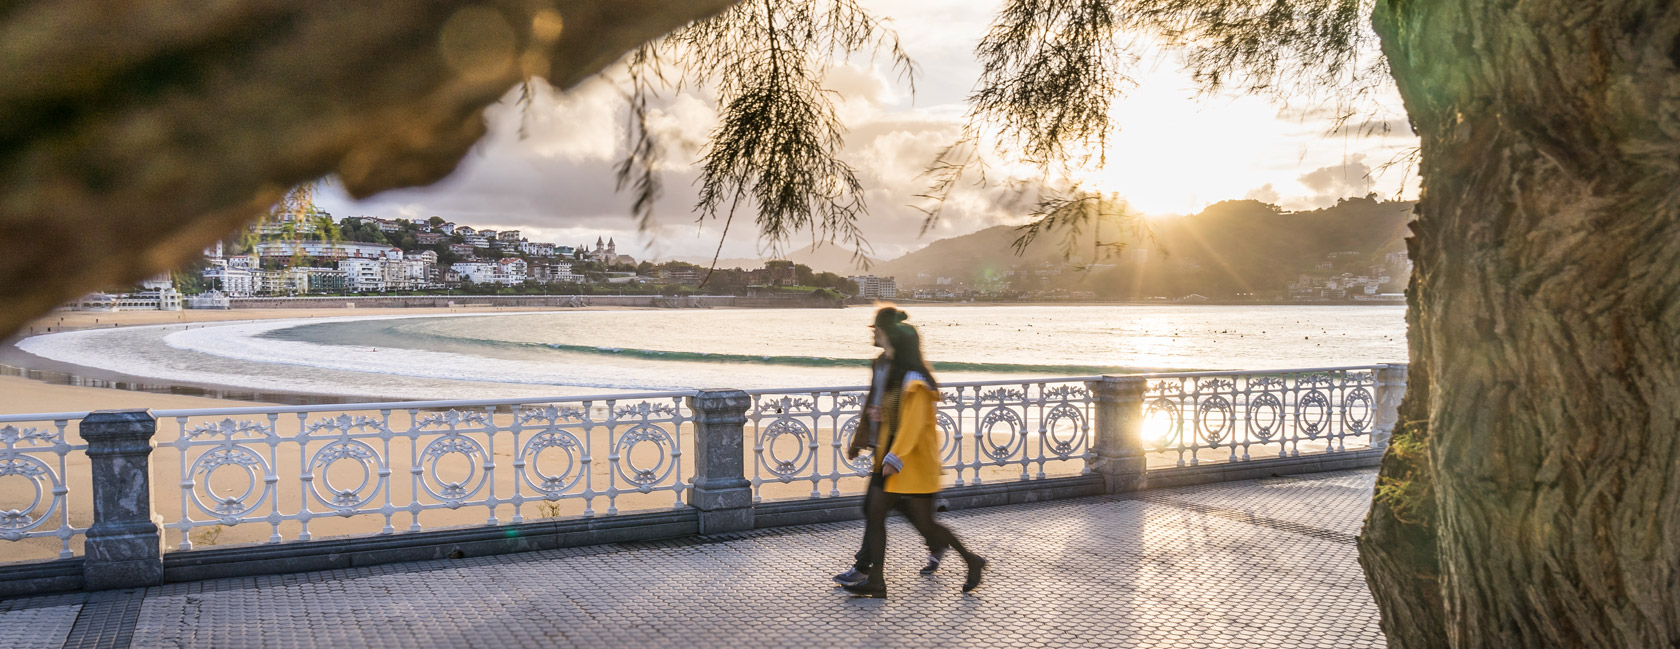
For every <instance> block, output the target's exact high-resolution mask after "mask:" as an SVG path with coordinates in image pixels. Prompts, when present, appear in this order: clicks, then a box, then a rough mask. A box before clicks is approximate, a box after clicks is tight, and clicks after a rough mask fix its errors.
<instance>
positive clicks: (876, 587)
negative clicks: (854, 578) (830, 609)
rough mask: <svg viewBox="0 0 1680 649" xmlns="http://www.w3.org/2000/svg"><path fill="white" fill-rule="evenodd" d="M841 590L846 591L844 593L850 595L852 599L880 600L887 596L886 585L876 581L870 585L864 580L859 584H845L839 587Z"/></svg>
mask: <svg viewBox="0 0 1680 649" xmlns="http://www.w3.org/2000/svg"><path fill="white" fill-rule="evenodd" d="M841 588H844V589H846V592H848V593H851V594H852V597H868V598H872V599H882V598H885V597H886V596H887V585H886V583H884V582H878V581H877V582H873V583H872V582H870V581H868V580H865V581H864V582H863V583H861V584H846V585H844V586H841Z"/></svg>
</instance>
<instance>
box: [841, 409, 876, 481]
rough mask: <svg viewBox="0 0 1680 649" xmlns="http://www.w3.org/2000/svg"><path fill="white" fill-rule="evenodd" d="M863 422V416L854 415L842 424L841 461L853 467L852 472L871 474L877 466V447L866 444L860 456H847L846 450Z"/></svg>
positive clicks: (862, 474)
mask: <svg viewBox="0 0 1680 649" xmlns="http://www.w3.org/2000/svg"><path fill="white" fill-rule="evenodd" d="M862 423H863V419H862V418H860V417H858V416H857V415H853V416H852V417H851V418H850V419H847V420H846V423H845V424H842V425H841V426H840V443H841V444H840V445H841V449H840V453H841V455H840V461H841V462H844V463H845V464H846V466H848V467H851V469H852V473H855V474H857V475H860V476H864V475H869V471H870V470H871V469H874V468H875V449H873V448H870V447H868V446H865V447H863V452H861V453H858V456H857V457H853V458H848V457H846V456H845V452H846V449H848V448H850V447H851V443H852V439H853V438H855V437H856V436H857V434H858V427H859V426H860V425H862Z"/></svg>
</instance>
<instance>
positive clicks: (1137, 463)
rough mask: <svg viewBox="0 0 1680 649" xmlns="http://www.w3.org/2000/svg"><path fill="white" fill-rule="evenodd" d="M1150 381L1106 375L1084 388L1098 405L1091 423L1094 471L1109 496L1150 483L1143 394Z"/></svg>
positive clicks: (1088, 383) (1140, 487)
mask: <svg viewBox="0 0 1680 649" xmlns="http://www.w3.org/2000/svg"><path fill="white" fill-rule="evenodd" d="M1147 383H1148V382H1147V381H1145V380H1144V379H1142V378H1138V377H1134V376H1104V377H1102V380H1099V381H1090V382H1087V383H1086V384H1085V385H1086V386H1087V387H1089V388H1090V389H1091V393H1092V394H1093V396H1094V397H1095V400H1096V405H1097V413H1096V417H1095V418H1094V420H1093V421H1092V424H1093V425H1092V427H1091V428H1092V431H1093V432H1094V434H1093V436H1092V440H1091V442H1092V450H1093V451H1095V453H1096V455H1097V457H1096V459H1095V460H1093V461H1092V467H1091V468H1092V470H1093V471H1094V472H1096V473H1097V474H1099V475H1101V476H1103V482H1104V483H1105V484H1106V485H1107V489H1108V493H1120V492H1123V491H1136V490H1138V489H1142V488H1143V487H1144V485H1145V484H1146V483H1147V481H1148V475H1147V468H1148V461H1147V460H1146V459H1145V458H1144V455H1143V391H1144V388H1145V386H1146V385H1147Z"/></svg>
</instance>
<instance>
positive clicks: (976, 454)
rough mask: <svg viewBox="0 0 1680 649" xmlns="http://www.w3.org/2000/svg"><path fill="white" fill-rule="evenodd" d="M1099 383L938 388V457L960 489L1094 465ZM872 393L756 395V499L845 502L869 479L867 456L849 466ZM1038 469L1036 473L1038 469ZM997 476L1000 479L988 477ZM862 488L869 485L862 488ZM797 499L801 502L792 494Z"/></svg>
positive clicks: (1078, 380) (752, 432) (752, 440)
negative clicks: (769, 490)
mask: <svg viewBox="0 0 1680 649" xmlns="http://www.w3.org/2000/svg"><path fill="white" fill-rule="evenodd" d="M1097 378H1099V377H1072V378H1056V379H1032V380H1026V381H977V382H968V383H946V384H942V385H941V386H940V394H941V396H942V397H943V398H942V399H941V401H940V403H939V410H938V414H937V424H938V427H939V432H940V437H941V442H940V447H939V449H940V450H939V453H940V458H941V460H942V462H943V463H944V467H945V470H946V471H947V472H948V473H950V474H951V475H952V476H953V477H954V482H953V483H952V484H954V485H958V486H960V485H964V484H981V483H982V482H984V481H985V480H986V479H987V476H986V475H985V474H983V471H982V470H983V469H988V468H989V467H1020V474H1019V479H1021V480H1027V479H1030V478H1033V477H1035V476H1036V477H1037V478H1043V477H1045V476H1046V475H1047V474H1046V465H1047V464H1049V463H1052V462H1067V461H1078V462H1079V463H1080V465H1079V466H1078V467H1075V468H1073V471H1074V472H1076V473H1077V472H1083V471H1084V467H1083V462H1084V460H1086V459H1088V458H1089V457H1091V444H1090V441H1089V440H1090V432H1091V418H1092V412H1091V404H1092V400H1091V390H1090V389H1089V388H1088V387H1086V385H1085V384H1086V382H1088V381H1092V380H1095V379H1097ZM868 389H869V388H868V386H845V387H833V388H807V389H802V390H754V391H748V394H750V395H752V397H753V407H752V409H751V410H750V411H748V413H747V420H748V428H747V435H748V440H747V441H748V445H749V448H751V449H752V451H753V455H754V457H755V458H756V461H755V462H754V470H753V477H752V483H753V496H754V498H755V499H756V500H762V499H763V498H764V495H765V491H766V489H765V487H766V485H775V484H790V483H803V482H809V483H810V485H811V491H810V494H809V495H810V497H812V498H817V497H820V496H822V495H823V494H822V488H821V487H822V484H823V483H825V482H827V483H828V484H829V489H828V494H827V495H829V496H838V495H840V493H841V491H840V482H841V481H842V480H845V479H847V478H862V477H865V476H868V475H869V471H870V467H871V466H872V462H873V460H872V459H871V454H870V453H869V452H865V453H863V454H862V455H859V456H858V457H857V458H856V459H850V460H848V459H847V458H846V455H845V452H846V447H847V446H848V445H849V444H850V442H851V439H852V436H853V435H854V434H856V433H857V428H858V424H859V421H860V417H859V415H860V413H861V412H862V408H863V400H864V398H865V396H866V392H867V391H868ZM1035 466H1036V472H1035V471H1034V468H1035ZM985 473H989V474H991V475H992V476H996V475H998V473H999V472H997V471H996V470H991V471H987V472H985ZM857 484H861V482H858V483H857ZM786 495H793V494H786Z"/></svg>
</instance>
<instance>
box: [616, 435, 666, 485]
mask: <svg viewBox="0 0 1680 649" xmlns="http://www.w3.org/2000/svg"><path fill="white" fill-rule="evenodd" d="M643 444H650V445H652V446H653V449H654V451H656V452H657V453H658V455H657V460H656V461H655V462H654V463H653V464H652V465H650V466H644V465H641V464H637V463H636V449H637V447H639V446H641V445H643ZM676 446H677V443H676V440H673V439H672V438H671V434H670V433H669V432H666V430H665V429H664V428H660V427H659V426H655V425H653V424H636V425H635V426H632V427H631V428H630V430H627V431H624V434H623V435H620V436H619V438H618V445H617V446H615V447H613V450H614V451H615V452H616V453H617V454H618V462H616V463H614V464H613V471H614V472H616V473H618V477H620V478H623V479H624V480H625V481H626V482H629V483H630V484H633V485H635V486H636V487H637V488H639V489H641V490H642V491H647V490H649V489H650V488H651V487H653V486H654V485H657V484H659V483H660V482H664V480H665V478H667V477H669V476H670V475H671V470H672V469H673V468H675V467H676V465H677V463H676V462H675V461H674V460H673V459H672V457H673V454H674V452H675V451H676Z"/></svg>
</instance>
